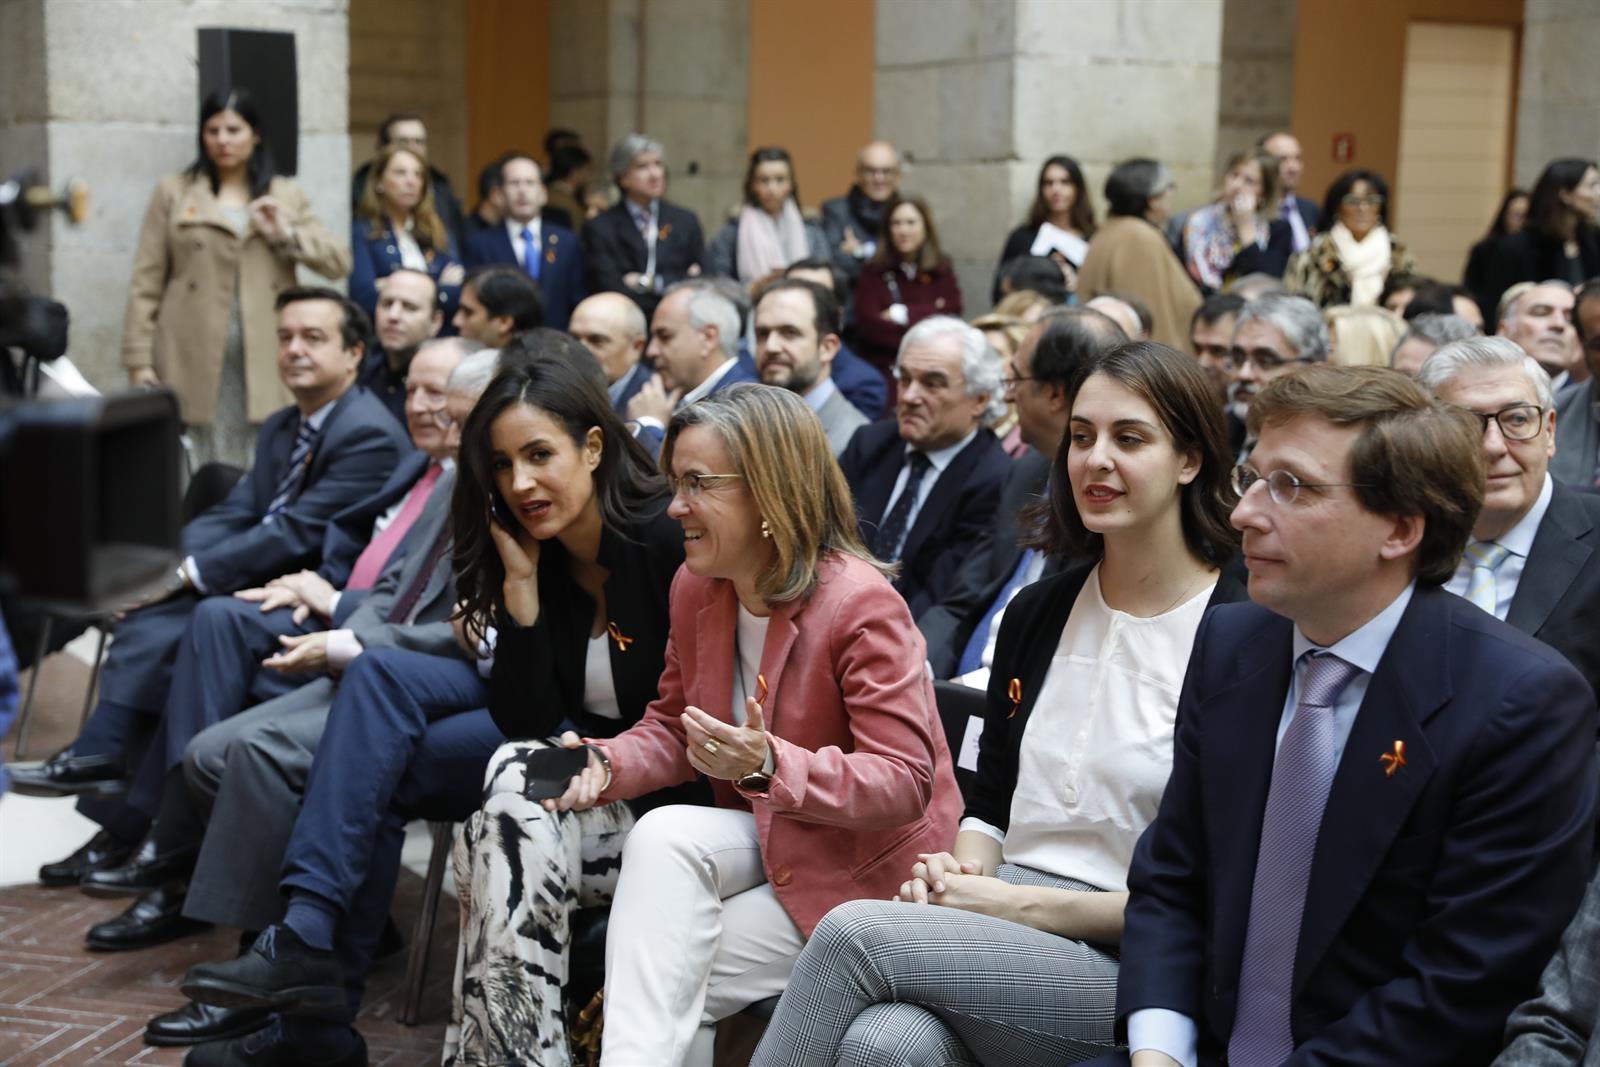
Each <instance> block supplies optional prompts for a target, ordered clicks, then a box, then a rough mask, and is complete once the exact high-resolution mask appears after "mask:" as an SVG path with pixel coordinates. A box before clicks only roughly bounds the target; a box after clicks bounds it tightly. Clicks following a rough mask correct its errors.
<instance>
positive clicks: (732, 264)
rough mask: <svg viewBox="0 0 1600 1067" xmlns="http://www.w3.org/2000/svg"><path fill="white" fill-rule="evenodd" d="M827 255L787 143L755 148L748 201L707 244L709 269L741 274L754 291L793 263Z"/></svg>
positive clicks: (746, 192)
mask: <svg viewBox="0 0 1600 1067" xmlns="http://www.w3.org/2000/svg"><path fill="white" fill-rule="evenodd" d="M828 258H829V247H828V238H827V236H826V235H825V234H824V233H823V232H822V227H821V226H820V225H818V224H817V223H816V222H814V221H812V220H811V219H808V218H806V217H805V216H804V215H802V214H801V213H800V181H799V179H798V178H796V177H795V173H794V160H793V159H791V158H789V151H788V149H785V148H777V147H767V148H758V149H756V150H755V151H754V152H752V153H750V165H749V167H748V168H746V170H745V173H744V204H743V205H742V206H741V207H740V208H739V213H738V215H737V216H735V217H734V218H731V219H729V220H728V221H727V222H725V223H723V226H722V229H720V230H718V231H717V235H716V236H715V237H713V238H712V239H711V243H710V244H709V245H707V246H706V273H708V274H720V275H723V276H724V277H728V278H734V279H737V280H738V282H739V284H740V285H743V286H744V287H745V290H746V291H747V292H749V293H750V294H751V295H752V296H753V295H755V294H756V293H757V292H758V291H760V289H761V288H762V286H764V285H766V284H767V283H768V282H770V281H772V280H773V279H774V278H781V277H783V272H784V269H785V268H786V267H788V266H789V265H790V264H791V263H798V262H800V261H801V260H802V259H823V260H826V259H828Z"/></svg>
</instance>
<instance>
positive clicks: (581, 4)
mask: <svg viewBox="0 0 1600 1067" xmlns="http://www.w3.org/2000/svg"><path fill="white" fill-rule="evenodd" d="M550 39H551V41H552V42H553V43H552V46H551V49H550V122H551V125H554V126H569V127H571V128H573V129H575V130H577V131H578V132H579V133H581V134H583V137H584V141H585V142H586V143H587V144H588V145H589V147H590V151H591V152H593V153H594V155H595V158H596V161H597V162H598V164H599V166H598V167H597V168H596V169H597V171H598V172H600V175H601V176H603V175H604V172H605V169H606V167H607V158H608V156H609V153H610V151H611V146H612V145H613V144H614V143H616V141H617V139H618V138H620V137H622V136H623V135H624V134H627V133H631V132H635V131H637V132H641V133H645V134H648V135H649V136H651V137H654V138H655V139H656V140H658V141H660V142H661V143H662V144H663V145H664V146H665V147H666V150H667V166H668V168H669V170H670V174H671V180H670V182H669V184H668V190H667V196H668V197H669V198H670V199H672V200H673V201H675V202H677V203H680V204H683V205H684V206H685V207H688V208H692V209H693V210H694V211H695V212H697V213H698V214H699V215H700V222H701V225H702V226H703V227H704V229H705V232H706V240H707V241H710V239H711V237H712V235H713V234H714V233H715V232H716V230H717V228H718V227H719V226H721V225H722V223H723V221H724V220H725V219H726V218H727V217H728V211H729V209H730V208H732V207H734V206H736V205H737V204H738V202H739V200H740V195H741V194H740V186H741V185H742V184H743V181H744V168H745V159H746V156H745V125H746V111H747V107H748V103H749V81H750V78H749V43H750V12H749V7H748V5H747V4H744V3H733V2H729V0H552V2H551V5H550Z"/></svg>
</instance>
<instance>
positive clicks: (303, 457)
mask: <svg viewBox="0 0 1600 1067" xmlns="http://www.w3.org/2000/svg"><path fill="white" fill-rule="evenodd" d="M316 439H317V431H316V430H315V429H313V428H312V426H311V422H310V420H308V419H307V418H306V417H305V416H304V415H302V416H301V417H300V428H299V429H298V430H296V431H295V435H294V451H293V452H290V453H289V465H288V466H287V467H285V468H284V469H283V473H282V474H281V475H279V476H278V487H277V488H276V489H275V490H273V492H272V505H271V506H270V507H268V508H267V518H269V519H270V518H271V517H272V516H274V515H276V514H277V513H278V512H280V511H282V510H283V509H284V508H286V507H288V506H289V503H290V502H291V501H292V500H294V498H295V497H297V496H299V495H300V487H301V486H303V485H304V484H305V481H306V471H307V470H309V469H310V468H311V446H312V445H313V444H314V443H315V442H316Z"/></svg>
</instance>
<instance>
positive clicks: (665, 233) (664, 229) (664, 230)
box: [657, 222, 672, 241]
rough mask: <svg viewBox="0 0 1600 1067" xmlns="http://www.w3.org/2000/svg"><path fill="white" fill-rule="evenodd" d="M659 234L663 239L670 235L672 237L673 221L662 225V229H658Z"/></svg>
mask: <svg viewBox="0 0 1600 1067" xmlns="http://www.w3.org/2000/svg"><path fill="white" fill-rule="evenodd" d="M657 235H658V237H659V238H660V239H661V240H663V241H665V240H666V239H667V238H668V237H671V236H672V223H670V222H669V223H667V224H666V225H665V226H663V227H661V229H660V230H658V231H657Z"/></svg>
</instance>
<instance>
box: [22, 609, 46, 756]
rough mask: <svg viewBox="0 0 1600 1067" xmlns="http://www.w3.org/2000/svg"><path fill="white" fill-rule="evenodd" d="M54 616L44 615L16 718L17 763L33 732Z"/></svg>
mask: <svg viewBox="0 0 1600 1067" xmlns="http://www.w3.org/2000/svg"><path fill="white" fill-rule="evenodd" d="M55 625H56V620H55V618H54V616H50V615H46V616H45V620H44V625H43V626H41V627H40V628H39V645H38V647H37V648H36V649H35V651H34V655H33V673H32V674H31V675H29V677H28V695H27V696H25V697H23V698H22V711H21V713H20V714H19V715H18V716H17V751H16V756H15V759H16V760H17V761H18V762H21V761H22V760H24V759H26V758H27V754H28V735H29V734H30V733H32V732H33V698H34V696H35V695H36V694H37V693H38V690H39V675H40V674H41V673H43V671H44V657H45V653H46V652H48V651H49V650H50V631H52V630H53V629H55Z"/></svg>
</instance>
